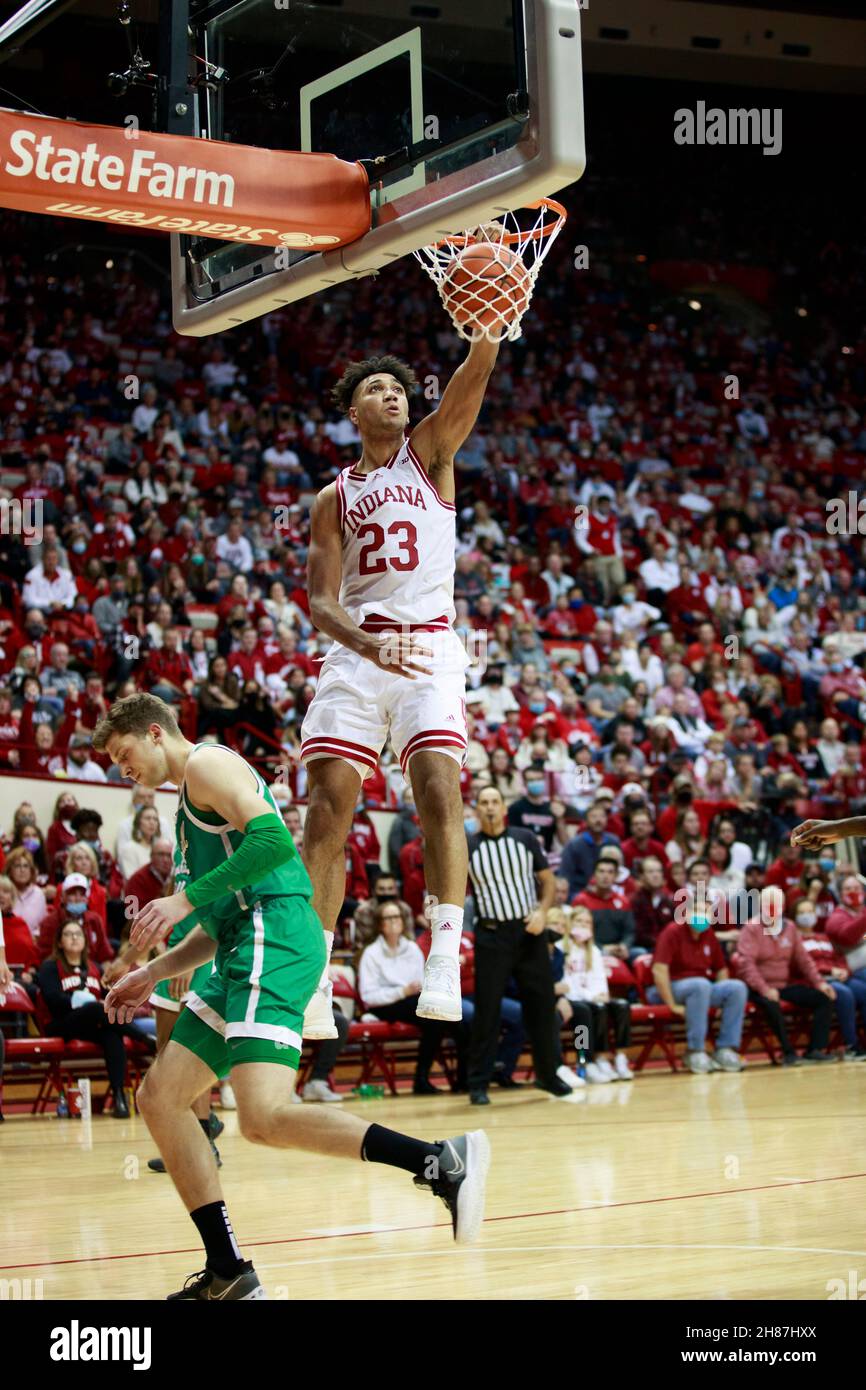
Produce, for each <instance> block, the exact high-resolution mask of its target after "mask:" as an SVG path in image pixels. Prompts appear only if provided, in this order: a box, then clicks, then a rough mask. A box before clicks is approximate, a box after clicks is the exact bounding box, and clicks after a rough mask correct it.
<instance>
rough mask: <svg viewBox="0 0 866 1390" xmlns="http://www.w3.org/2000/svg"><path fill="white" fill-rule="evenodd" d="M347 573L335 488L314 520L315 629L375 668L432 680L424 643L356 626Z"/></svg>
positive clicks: (310, 558) (310, 567) (310, 581)
mask: <svg viewBox="0 0 866 1390" xmlns="http://www.w3.org/2000/svg"><path fill="white" fill-rule="evenodd" d="M342 573H343V537H342V531H341V527H340V514H339V501H338V498H337V489H336V485H335V484H333V483H331V484H330V485H329V486H328V487H326V488H324V489H323V491H322V492H320V493H319V495H318V497H317V498H316V501H315V503H314V504H313V510H312V514H311V518H310V548H309V551H308V553H307V593H308V595H309V599H310V617H311V618H312V620H313V623H314V625H315V626H316V627H317V628H318V629H319V631H320V632H324V633H325V635H326V636H327V637H332V638H333V639H334V641H335V642H339V643H340V645H341V646H343V647H348V648H349V650H350V651H353V652H357V653H358V655H359V656H363V657H365V658H366V659H367V661H372V662H373V665H374V666H379V667H380V668H381V669H385V670H388V671H390V672H392V673H393V674H395V675H401V676H409V677H410V678H412V679H414V678H415V676H416V675H417V674H418V673H419V672H422V673H425V674H428V675H429V670H428V668H427V666H426V665H425V664H424V662H425V656H426V655H427V649H426V648H425V647H424V646H423V643H422V644H419V643H418V642H417V641H416V642H413V641H412V640H411V638H409V637H408V636H407V637H406V638H404V639H402V640H401V638H400V635H399V634H392V633H387V634H381V633H380V634H376V633H372V632H365V631H364V629H363V628H361V627H359V626H358V624H357V623H355V622H353V621H352V619H351V618H350V617H349V614H348V613H347V612H346V610H345V608H344V607H343V606H342V604H341V603H340V584H341V580H342Z"/></svg>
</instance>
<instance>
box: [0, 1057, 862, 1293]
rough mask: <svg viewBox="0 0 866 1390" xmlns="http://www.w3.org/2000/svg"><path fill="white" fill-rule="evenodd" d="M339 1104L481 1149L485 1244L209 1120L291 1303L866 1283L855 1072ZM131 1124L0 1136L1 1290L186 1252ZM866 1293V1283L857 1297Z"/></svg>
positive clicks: (147, 1272) (412, 1199) (369, 1176)
mask: <svg viewBox="0 0 866 1390" xmlns="http://www.w3.org/2000/svg"><path fill="white" fill-rule="evenodd" d="M491 1096H492V1100H493V1103H492V1104H491V1105H490V1106H489V1107H487V1108H486V1109H484V1110H480V1109H477V1108H474V1107H470V1106H469V1105H468V1103H467V1102H466V1101H465V1100H464V1098H462V1097H454V1098H451V1097H448V1096H443V1098H442V1100H441V1101H440V1100H436V1099H432V1098H430V1099H415V1098H412V1097H411V1096H407V1097H405V1098H403V1097H401V1098H398V1099H389V1100H379V1101H375V1100H373V1101H363V1102H358V1101H351V1102H344V1104H347V1105H348V1104H351V1105H352V1109H353V1110H354V1111H355V1112H356V1113H358V1114H359V1115H361V1116H362V1117H369V1118H370V1120H373V1119H375V1120H376V1121H377V1122H379V1123H381V1124H386V1125H391V1126H393V1127H395V1128H400V1129H403V1130H405V1131H407V1132H409V1133H414V1134H417V1135H419V1136H422V1137H427V1138H442V1137H445V1136H447V1135H452V1134H456V1133H459V1132H460V1131H461V1130H463V1129H466V1128H477V1127H479V1126H482V1125H483V1127H484V1128H485V1129H486V1130H487V1132H488V1134H489V1136H490V1140H491V1143H492V1147H493V1166H492V1169H491V1180H490V1187H489V1196H488V1206H487V1217H486V1221H485V1225H484V1228H483V1233H482V1237H481V1240H480V1242H479V1244H478V1245H476V1246H473V1247H468V1248H461V1247H457V1246H455V1245H454V1243H453V1241H452V1238H451V1233H450V1228H449V1226H448V1224H447V1214H446V1211H445V1208H444V1207H443V1206H442V1204H441V1202H438V1201H436V1200H435V1199H434V1198H432V1197H431V1196H429V1195H428V1194H426V1193H423V1192H419V1191H417V1190H416V1189H415V1188H414V1187H413V1185H412V1181H411V1178H410V1177H409V1176H408V1175H406V1174H403V1173H400V1172H396V1171H394V1170H391V1169H386V1168H383V1167H379V1166H374V1165H368V1164H361V1163H357V1164H355V1163H350V1162H340V1161H338V1160H335V1159H323V1158H318V1157H316V1156H314V1155H309V1154H302V1153H295V1152H290V1151H276V1150H268V1149H263V1148H256V1147H253V1146H252V1145H250V1144H248V1143H247V1142H246V1141H245V1140H243V1139H241V1138H240V1136H239V1135H238V1133H237V1120H236V1116H235V1115H234V1114H227V1115H224V1118H225V1120H226V1131H225V1134H224V1135H223V1136H222V1138H221V1140H220V1149H221V1151H222V1155H223V1159H224V1166H223V1169H222V1177H223V1183H224V1189H225V1192H226V1198H227V1202H228V1205H229V1211H230V1213H231V1215H232V1218H233V1222H234V1227H235V1231H236V1232H237V1234H238V1237H239V1239H240V1242H241V1245H242V1248H243V1250H244V1252H245V1254H246V1255H248V1256H249V1257H251V1258H252V1259H253V1260H254V1262H255V1265H256V1268H257V1270H258V1271H259V1275H260V1277H261V1279H262V1281H263V1283H264V1284H265V1285H266V1288H267V1290H268V1294H269V1297H270V1298H272V1299H274V1298H284V1299H398V1300H400V1299H430V1298H437V1299H438V1298H452V1299H506V1300H518V1299H520V1300H523V1299H589V1300H615V1299H622V1298H634V1299H679V1298H682V1299H694V1298H698V1299H706V1300H715V1299H737V1298H746V1299H756V1300H761V1299H765V1300H767V1299H815V1300H826V1299H827V1298H828V1297H829V1292H828V1290H832V1289H833V1288H837V1287H840V1285H834V1284H832V1283H831V1282H830V1281H833V1280H838V1281H842V1283H844V1284H845V1286H846V1287H847V1286H848V1285H849V1282H850V1273H849V1272H850V1271H858V1273H857V1278H860V1277H861V1274H860V1271H862V1273H863V1274H866V1229H864V1222H863V1212H864V1210H866V1063H859V1064H858V1063H849V1064H846V1063H839V1064H835V1065H830V1064H826V1065H824V1066H821V1067H815V1066H812V1067H805V1066H804V1067H801V1068H798V1069H797V1070H793V1071H782V1069H781V1068H771V1067H770V1066H769V1065H766V1064H762V1063H757V1064H752V1065H750V1066H749V1068H748V1069H747V1071H746V1072H744V1073H742V1074H731V1075H729V1074H724V1075H719V1074H714V1075H709V1076H690V1075H682V1076H670V1075H667V1074H661V1073H655V1074H644V1076H642V1077H639V1078H638V1079H637V1080H636V1081H635V1082H633V1083H631V1084H624V1083H617V1084H615V1085H609V1086H601V1087H591V1088H587V1091H586V1092H585V1093H582V1094H581V1095H579V1096H578V1097H577V1098H576V1099H574V1100H571V1099H569V1100H565V1101H561V1100H555V1099H553V1098H552V1097H548V1096H545V1095H543V1094H542V1093H540V1092H537V1091H535V1090H534V1089H531V1088H530V1089H527V1090H525V1091H523V1092H510V1093H506V1092H497V1091H495V1090H493V1091H492V1092H491ZM153 1153H154V1150H153V1147H152V1145H151V1143H150V1140H149V1136H148V1134H147V1131H146V1128H145V1126H144V1122H143V1121H142V1120H141V1118H140V1117H138V1116H133V1117H132V1118H131V1119H130V1120H129V1121H119V1120H113V1119H102V1118H96V1119H94V1120H93V1121H91V1122H82V1121H77V1120H61V1119H57V1118H56V1117H54V1116H48V1117H44V1118H38V1119H31V1118H29V1117H25V1116H15V1117H12V1118H10V1119H8V1120H7V1123H6V1124H5V1125H3V1126H2V1127H0V1172H2V1183H0V1194H2V1195H0V1266H2V1268H0V1279H21V1280H26V1279H30V1280H31V1281H34V1280H41V1281H42V1284H41V1286H38V1285H35V1284H31V1288H33V1289H34V1290H35V1289H37V1288H39V1290H40V1292H41V1294H42V1296H43V1297H44V1298H45V1299H64V1298H76V1299H95V1300H115V1299H130V1298H134V1299H145V1300H148V1299H155V1300H160V1299H163V1298H164V1297H165V1295H166V1294H167V1293H169V1292H171V1291H172V1290H174V1289H176V1288H179V1287H180V1285H181V1284H182V1282H183V1280H184V1278H185V1277H186V1275H187V1274H189V1273H191V1272H193V1271H194V1270H197V1269H200V1268H201V1267H202V1264H203V1260H202V1258H201V1251H200V1246H199V1244H198V1240H197V1237H196V1235H195V1232H194V1229H193V1227H192V1224H191V1223H190V1222H189V1220H188V1218H187V1216H186V1214H185V1213H184V1211H183V1209H182V1207H181V1205H180V1202H179V1201H178V1199H177V1197H176V1196H175V1194H174V1191H173V1189H172V1187H171V1184H170V1181H169V1179H168V1178H167V1177H165V1176H160V1175H157V1174H153V1173H151V1172H149V1171H148V1169H147V1166H146V1162H147V1159H148V1157H151V1156H152V1155H153ZM864 1287H866V1286H864Z"/></svg>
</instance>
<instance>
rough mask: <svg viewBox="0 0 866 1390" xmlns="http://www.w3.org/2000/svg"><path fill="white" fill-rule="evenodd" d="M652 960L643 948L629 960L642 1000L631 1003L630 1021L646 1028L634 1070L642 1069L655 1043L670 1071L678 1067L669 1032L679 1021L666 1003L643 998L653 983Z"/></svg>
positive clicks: (677, 1069)
mask: <svg viewBox="0 0 866 1390" xmlns="http://www.w3.org/2000/svg"><path fill="white" fill-rule="evenodd" d="M652 960H653V958H652V956H651V955H650V954H649V953H648V952H647V953H646V954H645V955H643V956H636V957H635V959H634V960H633V961H632V962H631V970H632V974H633V975H634V980H635V984H636V985H637V991H638V994H639V995H640V998H641V1000H642V1002H641V1003H640V1004H632V1006H631V1021H632V1024H633V1025H636V1026H637V1027H638V1028H640V1029H646V1030H647V1034H648V1036H647V1038H646V1041H645V1042H644V1044H643V1046H642V1047H641V1050H640V1052H639V1053H638V1055H637V1057H636V1058H635V1060H634V1063H633V1066H634V1070H635V1071H642V1070H643V1068H644V1066H645V1065H646V1063H647V1062H648V1061H649V1058H650V1056H651V1055H652V1052H653V1050H654V1048H656V1047H658V1048H660V1049H661V1051H662V1052H663V1053H664V1055H665V1058H666V1059H667V1063H668V1066H669V1067H670V1069H671V1071H679V1064H678V1063H677V1055H676V1051H675V1049H674V1045H673V1040H672V1038H671V1035H670V1030H671V1028H672V1027H673V1025H674V1024H675V1023H677V1022H678V1021H679V1020H678V1017H677V1015H676V1014H675V1013H674V1011H673V1009H671V1008H669V1007H668V1005H667V1004H650V1003H648V1002H647V997H646V995H647V990H648V989H649V987H650V985H651V984H652V983H653V972H652Z"/></svg>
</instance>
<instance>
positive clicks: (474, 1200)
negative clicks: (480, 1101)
mask: <svg viewBox="0 0 866 1390" xmlns="http://www.w3.org/2000/svg"><path fill="white" fill-rule="evenodd" d="M489 1167H490V1141H489V1139H488V1138H487V1135H486V1134H485V1133H484V1130H483V1129H473V1130H470V1131H469V1133H468V1134H459V1135H458V1136H457V1138H456V1139H445V1140H443V1141H442V1153H441V1154H440V1155H439V1173H438V1176H437V1177H435V1178H427V1177H424V1176H419V1177H417V1178H415V1179H414V1182H415V1186H416V1187H425V1188H427V1189H428V1190H429V1191H430V1192H432V1193H433V1195H434V1197H441V1198H442V1201H443V1202H444V1203H445V1205H446V1207H447V1208H448V1210H449V1212H450V1213H451V1225H452V1228H453V1230H454V1239H455V1240H456V1242H457V1244H458V1245H470V1244H471V1243H472V1241H474V1240H477V1239H478V1235H479V1233H480V1231H481V1223H482V1221H483V1220H484V1194H485V1189H486V1187H487V1170H488V1168H489Z"/></svg>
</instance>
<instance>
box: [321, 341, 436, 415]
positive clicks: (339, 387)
mask: <svg viewBox="0 0 866 1390" xmlns="http://www.w3.org/2000/svg"><path fill="white" fill-rule="evenodd" d="M379 372H388V373H389V375H390V376H395V377H396V378H397V380H398V381H399V383H400V385H401V386H402V387H403V390H404V391H405V392H406V395H407V396H411V395H412V394H413V393H414V392H415V391H416V390H417V389H418V378H417V377H416V375H415V373H414V372H413V371H412V368H411V367H410V366H408V365H407V364H406V363H405V362H403V361H401V359H400V358H399V357H392V356H390V355H388V356H386V357H367V358H365V359H364V361H363V362H352V363H351V365H350V366H348V367H347V368H346V370H345V371H344V372H343V375H342V376H341V377H340V380H339V381H338V382H337V384H336V386H335V387H334V389H333V390H332V392H331V399H332V400H333V402H334V404H335V406H336V407H337V409H338V410H341V411H342V412H343V414H344V415H348V413H349V406H350V405H351V404H352V397H353V396H354V394H355V391H356V390H357V388H358V387H359V386H360V384H361V382H362V381H364V380H365V379H366V378H367V377H368V376H376V375H377V373H379Z"/></svg>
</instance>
